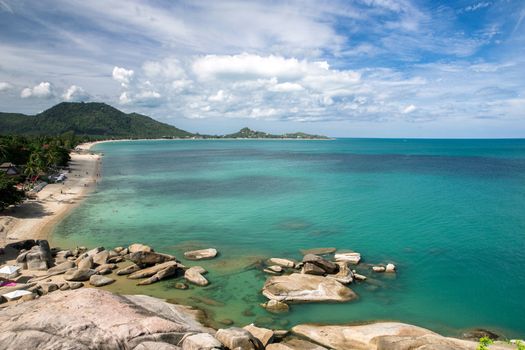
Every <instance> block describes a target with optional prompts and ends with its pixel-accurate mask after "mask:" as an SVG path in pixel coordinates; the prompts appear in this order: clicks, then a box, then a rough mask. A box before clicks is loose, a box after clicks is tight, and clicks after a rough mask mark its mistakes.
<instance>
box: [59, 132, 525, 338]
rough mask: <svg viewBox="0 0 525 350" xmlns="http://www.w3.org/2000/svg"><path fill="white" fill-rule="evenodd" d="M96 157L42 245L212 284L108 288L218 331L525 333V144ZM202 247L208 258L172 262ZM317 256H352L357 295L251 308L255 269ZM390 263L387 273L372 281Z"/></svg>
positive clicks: (148, 147)
mask: <svg viewBox="0 0 525 350" xmlns="http://www.w3.org/2000/svg"><path fill="white" fill-rule="evenodd" d="M93 151H95V152H101V153H103V155H104V156H103V161H102V169H101V173H102V177H101V180H100V181H99V183H98V184H97V187H96V190H95V191H94V192H93V193H92V194H91V195H90V196H89V197H88V198H87V199H86V200H85V201H84V202H83V203H82V204H81V205H79V206H78V207H77V208H76V209H74V210H73V211H72V212H71V214H70V215H69V216H68V217H66V218H65V219H64V220H63V221H62V222H61V223H60V224H58V225H57V227H56V228H55V230H54V232H53V234H52V243H53V244H54V245H59V246H60V247H63V248H71V247H75V246H81V245H84V246H88V247H95V246H104V247H106V248H112V247H115V246H126V245H128V244H130V243H135V242H140V243H145V244H148V245H151V246H152V247H154V249H155V250H156V251H159V252H164V253H169V254H174V255H175V256H176V257H177V258H178V259H180V260H181V261H182V262H183V263H184V264H187V265H189V266H193V265H197V264H198V265H201V266H203V267H204V268H206V269H207V270H208V273H207V275H206V277H207V278H208V279H209V280H210V282H211V283H210V285H209V286H207V287H196V286H191V287H190V289H188V290H179V289H176V288H175V287H174V286H175V283H177V282H180V281H182V278H178V279H170V280H166V281H162V282H159V283H156V284H153V285H150V286H140V287H139V286H135V283H136V281H130V280H127V279H125V278H120V280H119V281H118V283H115V284H113V285H111V286H110V287H109V288H110V289H112V290H113V291H115V292H119V293H135V294H136V293H140V294H148V295H153V296H157V297H161V298H166V299H168V300H170V301H172V302H177V303H183V304H188V305H192V306H195V307H197V308H199V309H201V310H204V311H205V315H206V316H205V317H206V319H207V321H208V322H209V323H210V324H211V325H215V326H217V325H219V326H220V325H221V324H223V323H231V322H234V324H235V325H240V326H242V325H245V324H247V323H252V322H255V323H256V324H258V325H261V326H268V327H273V328H288V327H291V326H293V325H296V324H300V323H307V322H314V323H330V324H332V323H337V324H353V323H360V322H368V321H377V320H395V321H401V322H407V323H412V324H416V325H419V326H422V327H426V328H429V329H432V330H434V331H437V332H441V333H443V334H446V335H451V336H455V335H461V334H462V332H464V331H465V330H467V329H472V328H484V329H489V330H492V331H495V332H497V333H500V334H502V335H504V336H506V337H508V338H512V337H521V338H523V337H525V298H524V296H525V140H520V139H502V140H474V139H469V140H458V139H452V140H431V139H335V140H160V141H158V140H156V141H153V140H152V141H131V142H130V141H122V142H110V143H102V144H98V145H96V146H95V147H94V148H93ZM209 247H214V248H216V249H218V251H219V252H220V255H219V257H218V258H216V259H214V260H208V261H200V262H190V261H187V260H185V259H184V256H183V253H184V252H185V251H187V250H190V249H200V248H209ZM318 247H334V248H337V249H339V250H352V251H356V252H360V253H361V256H362V262H361V263H360V264H359V265H358V266H357V267H356V270H357V271H358V272H360V273H362V274H364V275H366V276H368V279H367V281H365V282H359V283H354V284H352V285H350V288H352V289H353V290H354V291H355V292H356V293H357V294H358V295H359V298H358V300H356V301H352V302H348V303H320V304H294V305H292V306H291V312H289V313H287V314H280V315H274V314H270V313H268V312H267V311H266V310H264V309H263V308H262V307H260V305H259V304H260V303H263V302H264V301H265V300H266V299H265V298H264V297H263V296H262V294H261V288H262V287H263V285H264V282H265V280H266V278H267V277H268V275H267V274H266V273H264V272H262V267H263V266H264V265H263V262H264V260H265V259H267V258H270V257H282V258H292V259H297V260H300V259H301V257H302V255H301V250H302V249H309V248H318ZM386 263H394V264H395V265H396V267H397V273H395V274H386V273H383V274H381V273H374V272H372V271H371V266H372V265H374V264H386ZM223 327H224V326H223Z"/></svg>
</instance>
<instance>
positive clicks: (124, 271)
mask: <svg viewBox="0 0 525 350" xmlns="http://www.w3.org/2000/svg"><path fill="white" fill-rule="evenodd" d="M139 270H140V267H139V266H138V265H137V264H133V265H129V266H126V267H124V268H123V269H120V270H118V271H117V275H119V276H122V275H129V274H132V273H133V272H136V271H139Z"/></svg>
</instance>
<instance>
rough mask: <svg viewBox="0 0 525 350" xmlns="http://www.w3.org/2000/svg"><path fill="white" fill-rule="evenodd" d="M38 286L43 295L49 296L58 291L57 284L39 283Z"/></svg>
mask: <svg viewBox="0 0 525 350" xmlns="http://www.w3.org/2000/svg"><path fill="white" fill-rule="evenodd" d="M37 286H38V288H40V290H41V291H42V294H48V293H51V292H54V291H55V290H58V286H57V285H56V284H55V283H39V284H38V285H37Z"/></svg>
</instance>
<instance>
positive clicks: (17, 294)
mask: <svg viewBox="0 0 525 350" xmlns="http://www.w3.org/2000/svg"><path fill="white" fill-rule="evenodd" d="M29 294H33V293H31V292H28V291H27V290H15V291H12V292H9V293H5V294H2V295H3V297H4V298H6V299H7V300H16V299H18V298H21V297H23V296H24V295H29Z"/></svg>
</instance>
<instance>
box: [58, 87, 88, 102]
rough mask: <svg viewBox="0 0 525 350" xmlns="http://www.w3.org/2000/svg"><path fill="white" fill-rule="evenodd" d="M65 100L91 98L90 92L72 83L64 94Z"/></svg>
mask: <svg viewBox="0 0 525 350" xmlns="http://www.w3.org/2000/svg"><path fill="white" fill-rule="evenodd" d="M62 98H63V99H64V101H72V102H80V101H86V100H89V98H90V96H89V94H88V93H87V92H86V91H85V90H84V89H83V88H82V87H80V86H77V85H71V86H70V87H68V88H67V89H66V91H64V94H62Z"/></svg>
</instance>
